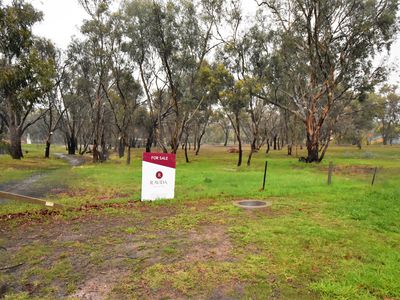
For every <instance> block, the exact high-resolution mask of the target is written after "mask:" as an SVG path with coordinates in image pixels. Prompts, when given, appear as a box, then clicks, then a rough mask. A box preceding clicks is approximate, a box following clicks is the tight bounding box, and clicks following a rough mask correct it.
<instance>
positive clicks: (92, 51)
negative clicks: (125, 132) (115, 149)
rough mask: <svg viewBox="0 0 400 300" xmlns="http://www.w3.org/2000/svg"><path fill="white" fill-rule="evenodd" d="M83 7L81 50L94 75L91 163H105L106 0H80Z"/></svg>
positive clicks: (109, 46)
mask: <svg viewBox="0 0 400 300" xmlns="http://www.w3.org/2000/svg"><path fill="white" fill-rule="evenodd" d="M79 2H80V3H81V5H82V7H83V8H84V9H85V11H86V12H87V14H88V15H89V17H90V18H89V20H85V21H84V24H83V25H82V27H81V33H82V34H83V35H84V41H83V43H84V45H85V46H84V47H82V50H83V51H84V52H85V55H86V58H87V59H88V60H89V62H90V63H91V66H90V67H92V70H93V76H92V78H91V81H92V82H93V85H94V86H93V88H94V95H93V96H92V98H91V99H90V105H91V109H92V116H91V118H92V120H91V122H92V124H93V147H92V153H93V161H94V162H97V161H104V160H105V159H106V158H107V150H108V149H107V141H106V137H107V134H108V133H107V132H106V131H107V129H108V128H107V122H108V118H107V115H108V114H110V110H109V107H107V105H106V104H107V97H106V96H107V95H106V93H107V91H108V89H109V88H110V85H111V74H110V70H111V64H112V47H113V45H114V44H113V39H112V30H113V26H112V22H113V19H112V18H111V11H110V3H111V1H109V0H79Z"/></svg>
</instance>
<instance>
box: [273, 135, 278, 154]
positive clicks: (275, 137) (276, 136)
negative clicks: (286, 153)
mask: <svg viewBox="0 0 400 300" xmlns="http://www.w3.org/2000/svg"><path fill="white" fill-rule="evenodd" d="M277 138H278V135H277V134H275V135H274V150H276V139H277Z"/></svg>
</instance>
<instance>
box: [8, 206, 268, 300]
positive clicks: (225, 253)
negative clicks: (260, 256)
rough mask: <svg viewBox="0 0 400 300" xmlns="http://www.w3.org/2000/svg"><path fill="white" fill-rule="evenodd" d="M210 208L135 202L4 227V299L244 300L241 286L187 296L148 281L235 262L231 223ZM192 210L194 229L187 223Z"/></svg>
mask: <svg viewBox="0 0 400 300" xmlns="http://www.w3.org/2000/svg"><path fill="white" fill-rule="evenodd" d="M212 205H213V202H212V201H207V202H197V203H189V204H185V205H180V206H155V207H154V206H148V205H145V204H142V203H138V202H131V203H129V204H127V205H126V206H120V207H118V206H116V208H111V207H108V208H106V209H93V210H91V209H88V210H87V211H85V212H80V213H79V214H76V215H75V216H72V217H71V216H67V217H66V216H65V215H62V214H60V215H53V216H44V217H42V218H40V217H38V218H34V219H32V221H29V220H30V219H29V218H27V217H24V218H20V219H19V218H17V217H16V218H15V219H13V220H12V221H5V220H3V221H1V220H0V225H1V226H0V228H1V229H0V238H1V240H2V242H3V243H2V245H3V248H2V249H1V250H0V251H1V252H2V253H1V254H2V255H1V259H0V267H2V268H4V267H6V268H8V269H4V270H2V271H1V272H3V275H4V276H5V277H3V280H2V281H0V284H1V287H0V291H1V292H0V298H1V297H2V296H4V295H6V294H10V293H11V294H12V293H26V295H28V297H29V298H30V297H39V298H40V297H45V296H46V297H47V296H50V298H52V297H56V298H72V299H76V298H77V299H132V298H136V297H137V298H145V299H186V298H188V297H190V298H193V297H194V298H198V299H202V298H207V299H224V298H225V299H230V298H231V296H232V295H233V294H235V295H240V294H241V290H242V286H241V285H240V284H237V283H235V282H231V283H229V284H227V285H224V284H223V283H219V282H216V283H210V284H206V287H205V288H198V289H197V292H196V293H195V294H188V293H187V292H186V291H185V289H182V288H179V287H178V288H176V287H174V285H173V284H165V285H161V286H154V285H153V284H152V282H153V279H152V278H148V276H149V272H148V270H149V268H152V267H154V266H179V268H183V269H185V268H191V267H190V266H197V265H198V264H200V265H203V264H205V265H206V264H208V263H212V264H214V263H221V264H223V263H232V262H234V261H235V259H236V258H235V257H234V255H232V254H233V249H234V246H233V243H232V241H231V239H230V237H229V235H228V233H227V226H226V223H229V222H234V219H233V218H232V216H229V215H226V216H225V217H223V213H222V214H221V213H218V218H217V215H213V213H211V214H210V212H209V211H208V209H207V207H210V206H212ZM188 210H189V211H190V212H191V213H192V214H193V213H194V219H196V221H195V222H192V221H190V220H188V221H182V218H183V216H184V213H185V211H188ZM204 211H205V212H207V217H205V215H204V214H203V212H204ZM249 213H250V214H253V212H249ZM258 213H260V212H258ZM262 213H263V214H264V213H267V214H268V210H264V212H262ZM196 216H197V217H196ZM221 217H223V222H221V219H220V218H221ZM60 268H61V269H60ZM171 272H172V271H171ZM154 276H157V274H155V275H154ZM0 278H1V277H0ZM155 280H157V279H155ZM149 283H150V284H149ZM200 285H201V283H200ZM195 290H196V289H195ZM229 295H230V296H229ZM234 298H236V297H234Z"/></svg>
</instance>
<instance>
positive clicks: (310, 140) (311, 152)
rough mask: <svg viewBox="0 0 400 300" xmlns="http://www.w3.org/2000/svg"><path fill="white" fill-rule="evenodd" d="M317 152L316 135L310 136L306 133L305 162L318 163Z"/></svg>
mask: <svg viewBox="0 0 400 300" xmlns="http://www.w3.org/2000/svg"><path fill="white" fill-rule="evenodd" d="M318 151H319V144H318V137H317V136H316V134H315V133H314V134H311V133H309V132H307V162H309V163H311V162H318V161H319V159H318V154H319V153H318Z"/></svg>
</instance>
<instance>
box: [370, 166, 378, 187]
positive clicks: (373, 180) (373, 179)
mask: <svg viewBox="0 0 400 300" xmlns="http://www.w3.org/2000/svg"><path fill="white" fill-rule="evenodd" d="M377 171H378V168H377V167H375V170H374V176H372V182H371V185H374V182H375V176H376V172H377Z"/></svg>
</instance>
